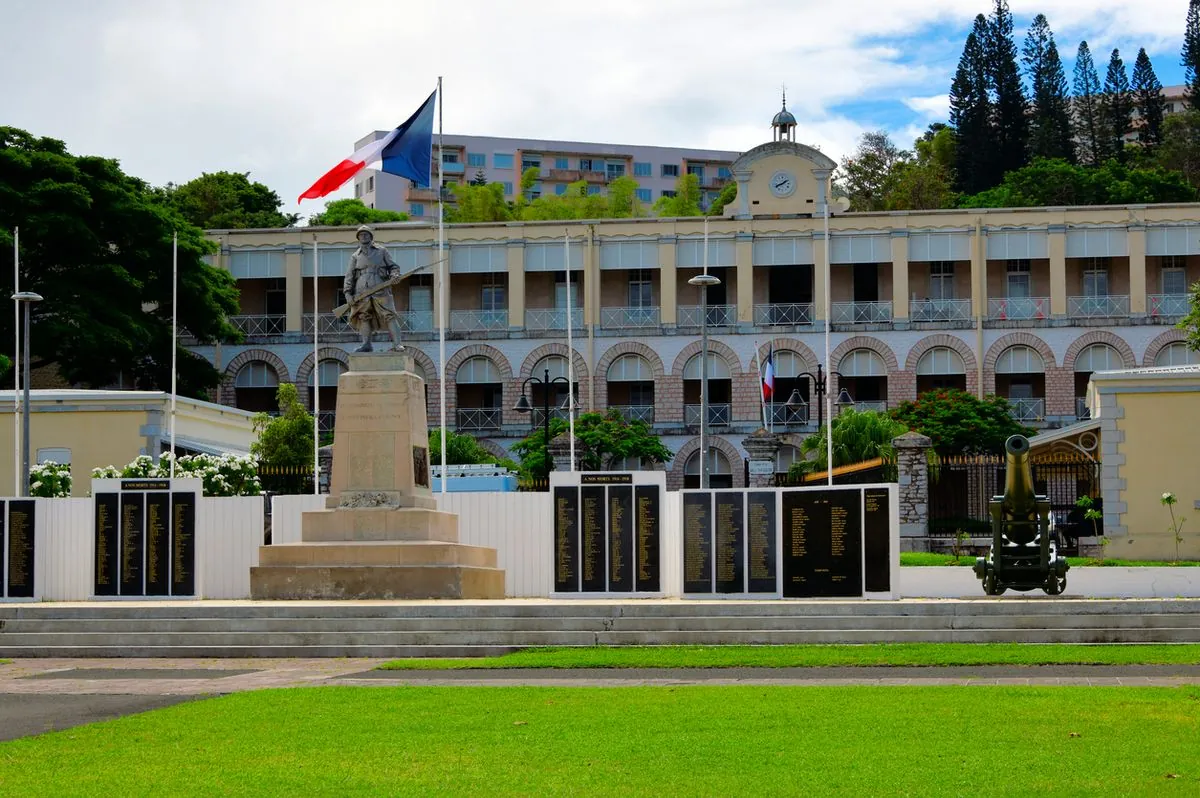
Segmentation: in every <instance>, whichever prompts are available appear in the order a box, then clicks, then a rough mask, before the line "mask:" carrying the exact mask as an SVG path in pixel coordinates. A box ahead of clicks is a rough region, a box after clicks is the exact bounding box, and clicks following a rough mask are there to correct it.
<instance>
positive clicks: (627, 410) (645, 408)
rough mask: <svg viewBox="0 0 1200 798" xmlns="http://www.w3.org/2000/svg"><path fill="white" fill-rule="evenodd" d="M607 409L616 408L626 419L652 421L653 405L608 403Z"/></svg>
mask: <svg viewBox="0 0 1200 798" xmlns="http://www.w3.org/2000/svg"><path fill="white" fill-rule="evenodd" d="M608 409H609V410H616V411H617V412H618V413H620V415H621V418H623V419H625V420H626V421H645V422H646V423H647V424H653V423H654V405H609V406H608Z"/></svg>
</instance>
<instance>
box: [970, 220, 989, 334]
mask: <svg viewBox="0 0 1200 798" xmlns="http://www.w3.org/2000/svg"><path fill="white" fill-rule="evenodd" d="M987 310H988V297H987V236H985V235H984V232H983V225H982V223H981V222H980V221H979V220H978V219H976V220H975V236H974V238H972V239H971V315H972V316H974V317H975V318H976V319H986V318H987Z"/></svg>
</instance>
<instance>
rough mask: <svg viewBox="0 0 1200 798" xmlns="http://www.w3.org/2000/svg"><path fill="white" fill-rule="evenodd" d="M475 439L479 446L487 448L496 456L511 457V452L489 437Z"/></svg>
mask: <svg viewBox="0 0 1200 798" xmlns="http://www.w3.org/2000/svg"><path fill="white" fill-rule="evenodd" d="M475 440H477V441H478V442H479V445H480V446H482V447H483V448H485V449H487V450H488V451H489V452H490V453H492V454H494V455H496V457H500V458H507V459H512V456H513V455H512V452H510V451H508V450H507V449H505V448H504V447H503V446H501V445H500V444H499V443H497V442H496V441H494V440H492V439H491V438H476V439H475Z"/></svg>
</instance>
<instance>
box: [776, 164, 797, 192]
mask: <svg viewBox="0 0 1200 798" xmlns="http://www.w3.org/2000/svg"><path fill="white" fill-rule="evenodd" d="M795 190H796V178H794V177H792V174H791V172H785V171H784V170H782V169H780V170H779V171H777V172H776V173H775V174H773V175H771V193H772V194H774V195H775V196H776V197H790V196H792V193H793V192H794V191H795Z"/></svg>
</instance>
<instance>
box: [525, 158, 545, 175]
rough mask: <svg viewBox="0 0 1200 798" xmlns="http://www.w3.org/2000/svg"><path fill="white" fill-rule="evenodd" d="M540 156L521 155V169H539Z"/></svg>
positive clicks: (540, 166) (540, 165) (540, 163)
mask: <svg viewBox="0 0 1200 798" xmlns="http://www.w3.org/2000/svg"><path fill="white" fill-rule="evenodd" d="M541 168H542V156H540V155H522V156H521V171H522V172H524V171H525V170H526V169H541Z"/></svg>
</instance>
